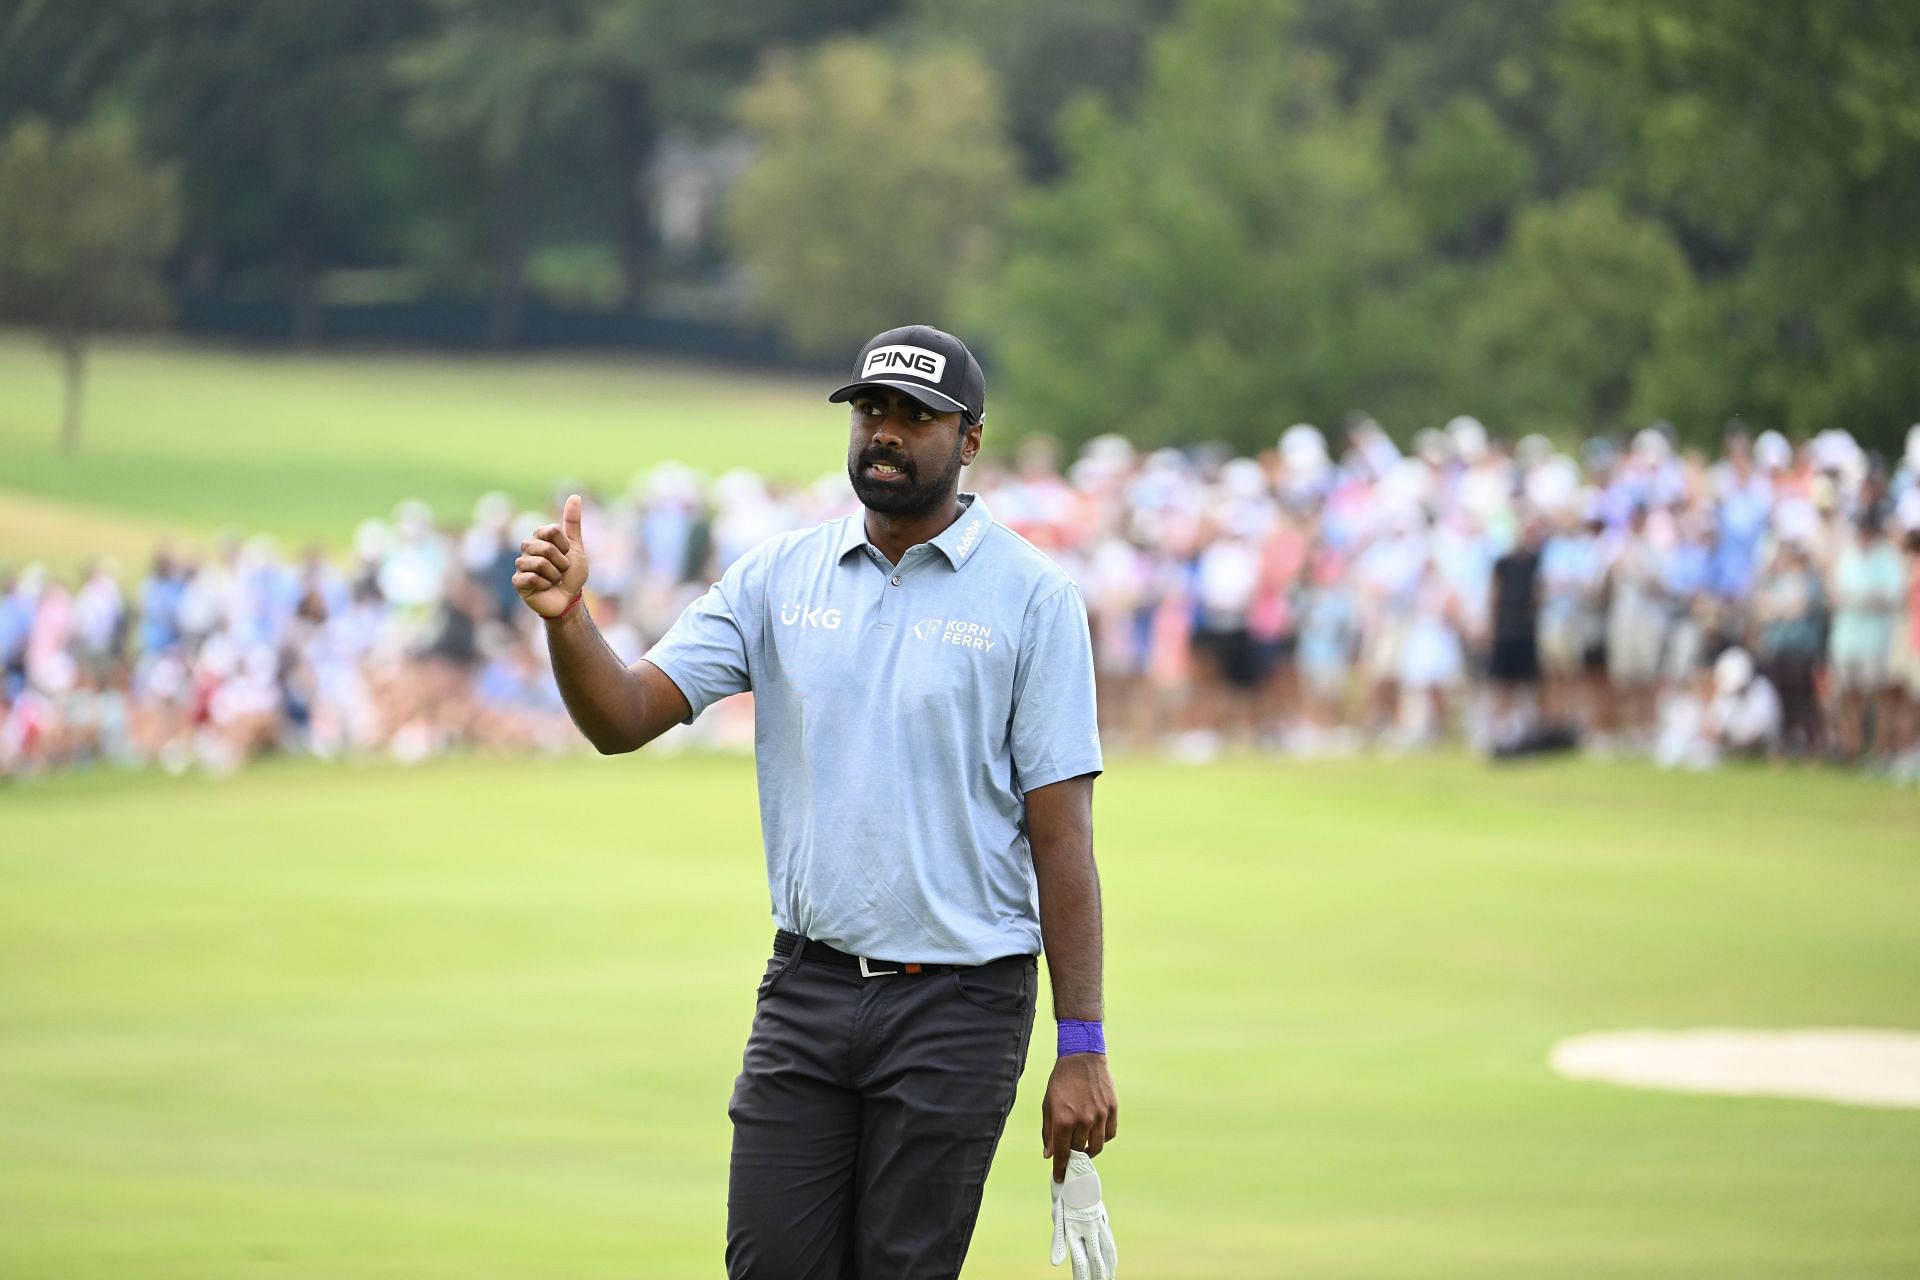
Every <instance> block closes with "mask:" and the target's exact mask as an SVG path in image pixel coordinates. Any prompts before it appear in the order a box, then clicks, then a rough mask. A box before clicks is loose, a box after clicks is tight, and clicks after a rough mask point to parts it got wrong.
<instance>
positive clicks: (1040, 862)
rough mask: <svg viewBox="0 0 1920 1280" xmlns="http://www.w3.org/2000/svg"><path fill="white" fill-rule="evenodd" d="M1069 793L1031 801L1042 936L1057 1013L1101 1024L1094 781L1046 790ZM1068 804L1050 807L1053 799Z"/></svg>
mask: <svg viewBox="0 0 1920 1280" xmlns="http://www.w3.org/2000/svg"><path fill="white" fill-rule="evenodd" d="M1056 788H1067V789H1070V790H1068V791H1066V792H1065V793H1064V794H1062V795H1060V796H1058V797H1055V796H1048V797H1047V800H1048V801H1049V803H1043V804H1035V803H1034V801H1035V800H1036V799H1037V798H1038V797H1039V795H1040V793H1035V795H1034V796H1029V797H1028V806H1027V826H1028V833H1027V834H1028V840H1029V842H1030V843H1031V845H1032V847H1033V867H1034V875H1035V877H1036V879H1037V881H1038V883H1039V889H1040V936H1041V942H1042V945H1043V946H1044V947H1045V948H1046V953H1047V970H1048V972H1049V973H1051V974H1052V976H1053V1014H1054V1017H1055V1018H1072V1019H1075V1020H1078V1021H1082V1022H1099V1021H1100V1020H1101V1018H1102V1016H1103V1004H1104V1002H1103V1000H1102V998H1101V914H1100V872H1099V870H1098V868H1097V867H1096V866H1095V865H1094V860H1093V779H1092V778H1074V779H1069V780H1068V781H1066V782H1060V783H1055V784H1054V786H1052V787H1048V788H1045V789H1044V790H1045V791H1047V792H1053V791H1055V790H1056ZM1056 799H1058V800H1061V801H1064V803H1051V801H1054V800H1056Z"/></svg>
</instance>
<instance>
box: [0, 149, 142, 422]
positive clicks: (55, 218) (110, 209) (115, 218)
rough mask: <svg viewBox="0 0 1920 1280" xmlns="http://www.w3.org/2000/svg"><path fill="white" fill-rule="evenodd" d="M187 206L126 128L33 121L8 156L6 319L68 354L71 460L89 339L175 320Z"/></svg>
mask: <svg viewBox="0 0 1920 1280" xmlns="http://www.w3.org/2000/svg"><path fill="white" fill-rule="evenodd" d="M178 205H179V198H178V192H177V189H176V182H175V178H174V175H173V173H172V172H170V171H168V170H166V169H162V168H156V167H154V166H153V165H150V164H149V163H148V162H147V161H146V160H144V159H143V158H142V157H141V156H140V154H139V152H138V151H137V150H136V149H135V146H134V143H133V138H132V135H131V134H130V133H129V132H128V131H127V130H125V129H122V128H115V127H110V126H94V127H91V128H87V129H82V130H76V131H73V132H69V133H65V134H61V133H56V132H55V131H54V130H53V129H52V128H51V127H50V126H48V125H46V124H45V123H43V122H40V121H33V120H29V121H24V122H22V123H20V124H18V125H16V126H14V128H13V129H12V130H11V131H9V132H8V134H7V135H6V139H5V142H4V146H3V147H0V319H4V320H6V321H10V322H13V323H18V324H24V325H30V326H32V327H33V328H35V329H38V330H39V331H40V332H41V333H42V334H43V335H45V337H46V339H47V341H48V342H50V343H51V344H52V345H53V347H54V349H55V350H56V351H57V352H58V353H59V355H60V358H61V361H62V364H63V366H64V371H65V375H66V409H65V413H64V415H63V417H62V421H61V428H60V447H61V449H62V451H63V452H66V453H72V452H74V450H76V449H77V448H78V447H79V444H80V415H81V402H82V395H81V393H82V389H83V386H84V380H85V374H86V355H87V343H88V341H89V340H90V339H91V338H92V336H93V335H94V334H95V333H96V332H98V331H99V330H100V329H101V328H103V327H107V326H117V325H139V324H149V323H154V322H156V321H158V320H160V319H162V318H163V317H164V316H165V314H166V301H165V299H166V294H165V291H164V289H163V288H162V285H161V278H160V271H161V266H162V264H163V263H164V261H165V260H166V257H167V254H168V253H169V252H170V251H171V250H172V248H173V244H174V239H175V237H176V235H177V234H178V228H179V212H178Z"/></svg>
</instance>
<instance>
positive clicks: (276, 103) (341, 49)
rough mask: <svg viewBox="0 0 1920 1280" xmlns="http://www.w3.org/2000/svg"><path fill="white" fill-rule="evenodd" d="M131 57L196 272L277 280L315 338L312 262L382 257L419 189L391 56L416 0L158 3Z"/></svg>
mask: <svg viewBox="0 0 1920 1280" xmlns="http://www.w3.org/2000/svg"><path fill="white" fill-rule="evenodd" d="M152 4H153V6H154V9H155V11H156V12H157V13H158V14H159V15H160V16H161V17H162V18H163V20H164V28H163V30H164V35H163V36H162V37H161V38H159V39H158V40H157V41H156V44H155V46H154V48H153V49H152V50H151V51H150V53H149V54H148V55H147V56H144V57H142V58H140V59H139V60H138V61H137V62H136V63H134V64H133V65H132V66H130V67H129V70H128V77H127V81H128V82H127V86H126V88H125V90H124V91H125V92H128V93H130V94H131V95H133V96H134V98H135V100H136V101H137V103H138V106H139V117H138V118H139V119H140V121H141V124H142V128H143V132H145V134H146V135H147V141H148V143H149V145H150V146H151V148H152V149H153V150H154V151H155V152H156V153H157V154H160V155H164V156H167V157H168V158H170V159H173V160H175V161H177V162H178V164H179V166H180V170H181V183H182V192H183V195H184V198H185V216H186V223H185V239H186V248H187V250H188V257H189V259H190V261H191V263H192V266H193V269H194V272H195V274H196V276H198V277H200V278H202V279H205V280H210V281H221V280H228V281H230V280H232V279H233V278H235V277H236V276H242V277H251V278H253V279H255V280H260V281H262V282H267V281H271V282H273V283H275V284H276V285H279V286H284V287H285V288H286V289H287V290H288V292H289V294H290V296H291V298H292V301H293V304H294V317H295V324H294V328H295V334H296V337H299V338H303V339H305V338H313V337H317V336H318V335H319V329H320V312H319V303H320V297H319V292H318V284H319V279H320V276H321V273H322V272H323V271H325V270H327V269H329V268H331V267H335V266H340V265H352V264H356V263H361V262H366V261H370V260H379V259H382V258H386V259H389V260H390V258H391V256H392V255H393V254H394V252H395V251H396V248H397V241H398V239H399V233H400V230H401V228H403V227H404V225H405V221H406V218H405V214H406V211H407V210H408V209H409V208H410V207H411V206H412V204H413V203H414V202H415V201H416V200H417V199H418V191H417V187H416V182H417V174H418V170H419V166H418V163H417V153H416V152H415V151H414V150H413V149H412V147H411V146H410V144H409V143H408V140H407V138H406V136H405V133H404V131H403V130H401V129H400V128H399V127H398V115H399V113H398V102H397V92H396V90H395V88H394V86H393V83H392V77H391V75H390V72H389V69H388V64H389V61H390V60H391V58H392V56H393V51H394V49H395V48H396V47H397V46H398V44H399V43H400V42H401V41H402V40H404V39H406V38H409V37H411V36H412V35H413V34H414V33H416V32H417V31H418V30H419V29H420V28H421V26H422V24H423V23H424V21H425V16H426V15H425V10H424V8H423V6H422V0H274V3H272V4H258V3H255V2H254V0H152Z"/></svg>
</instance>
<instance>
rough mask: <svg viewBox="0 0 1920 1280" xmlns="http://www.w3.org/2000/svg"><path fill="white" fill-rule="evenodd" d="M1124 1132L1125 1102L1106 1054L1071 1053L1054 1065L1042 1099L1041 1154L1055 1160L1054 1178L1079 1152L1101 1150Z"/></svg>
mask: <svg viewBox="0 0 1920 1280" xmlns="http://www.w3.org/2000/svg"><path fill="white" fill-rule="evenodd" d="M1119 1131H1120V1102H1119V1100H1118V1099H1117V1098H1115V1097H1114V1093H1113V1077H1112V1076H1110V1075H1108V1074H1107V1056H1106V1055H1105V1054H1104V1053H1070V1054H1068V1055H1067V1056H1066V1057H1064V1058H1060V1059H1058V1060H1057V1061H1055V1062H1054V1064H1053V1074H1052V1075H1051V1076H1049V1077H1048V1078H1047V1096H1046V1097H1045V1098H1044V1099H1043V1100H1042V1101H1041V1103H1040V1148H1041V1154H1042V1155H1045V1156H1049V1157H1051V1158H1052V1160H1053V1180H1054V1181H1055V1182H1058V1181H1060V1180H1061V1179H1062V1178H1064V1177H1066V1176H1067V1161H1068V1159H1069V1158H1070V1157H1071V1156H1072V1155H1073V1153H1074V1152H1075V1151H1084V1152H1086V1153H1087V1154H1088V1155H1089V1156H1097V1155H1099V1154H1100V1150H1101V1148H1102V1147H1104V1146H1106V1145H1107V1144H1108V1143H1109V1142H1112V1141H1113V1137H1114V1135H1115V1134H1116V1133H1118V1132H1119Z"/></svg>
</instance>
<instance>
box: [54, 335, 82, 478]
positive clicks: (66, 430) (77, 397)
mask: <svg viewBox="0 0 1920 1280" xmlns="http://www.w3.org/2000/svg"><path fill="white" fill-rule="evenodd" d="M60 363H61V366H62V368H63V369H64V371H65V373H66V383H67V403H66V408H65V411H64V412H63V413H62V414H61V417H60V454H61V456H62V457H66V458H71V457H72V456H73V455H74V454H76V453H78V452H79V451H80V405H81V398H82V393H83V392H84V391H85V390H86V376H87V340H86V339H85V338H84V337H83V336H81V335H80V334H77V333H74V334H66V335H64V336H62V337H61V339H60Z"/></svg>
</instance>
